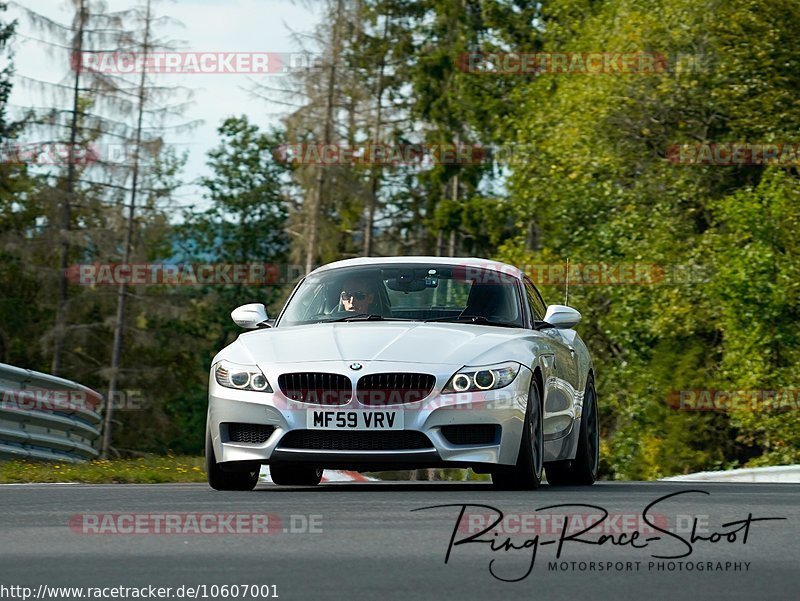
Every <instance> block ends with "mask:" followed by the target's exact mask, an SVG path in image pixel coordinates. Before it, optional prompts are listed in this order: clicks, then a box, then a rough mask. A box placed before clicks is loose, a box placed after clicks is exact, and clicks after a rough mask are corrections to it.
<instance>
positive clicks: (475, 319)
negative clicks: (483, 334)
mask: <svg viewBox="0 0 800 601" xmlns="http://www.w3.org/2000/svg"><path fill="white" fill-rule="evenodd" d="M434 321H449V322H453V323H475V324H478V325H482V326H499V327H502V328H519V327H521V326H520V325H519V324H518V323H513V322H511V321H495V320H493V319H489V318H488V317H484V316H483V315H447V316H445V317H435V318H433V319H425V320H424V322H425V323H430V322H434Z"/></svg>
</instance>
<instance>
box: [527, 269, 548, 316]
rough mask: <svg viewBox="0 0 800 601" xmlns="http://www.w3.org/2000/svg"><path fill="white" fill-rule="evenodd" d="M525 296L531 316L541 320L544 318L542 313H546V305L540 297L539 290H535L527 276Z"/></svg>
mask: <svg viewBox="0 0 800 601" xmlns="http://www.w3.org/2000/svg"><path fill="white" fill-rule="evenodd" d="M525 296H526V297H527V298H528V305H529V306H530V308H531V314H532V315H533V318H534V319H536V320H538V321H542V320H543V319H544V314H545V313H547V307H546V306H545V304H544V301H543V300H542V297H541V296H540V295H539V291H538V290H536V287H535V286H534V285H533V284H532V283H531V281H530V280H528V279H527V278H526V279H525Z"/></svg>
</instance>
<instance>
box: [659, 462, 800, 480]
mask: <svg viewBox="0 0 800 601" xmlns="http://www.w3.org/2000/svg"><path fill="white" fill-rule="evenodd" d="M661 479H662V480H672V481H675V482H789V483H795V484H797V483H800V465H773V466H770V467H749V468H742V469H736V470H725V471H721V472H697V473H694V474H686V475H683V476H670V477H669V478H661Z"/></svg>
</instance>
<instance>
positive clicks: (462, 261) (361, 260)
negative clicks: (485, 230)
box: [309, 256, 523, 279]
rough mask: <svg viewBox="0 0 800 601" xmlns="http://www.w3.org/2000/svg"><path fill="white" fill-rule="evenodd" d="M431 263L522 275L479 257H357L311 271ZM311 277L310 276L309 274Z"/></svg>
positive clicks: (520, 277)
mask: <svg viewBox="0 0 800 601" xmlns="http://www.w3.org/2000/svg"><path fill="white" fill-rule="evenodd" d="M431 263H434V264H437V265H457V266H462V267H473V268H480V269H490V270H492V271H499V272H501V273H503V274H506V275H510V276H512V277H515V278H517V279H522V277H523V274H522V271H520V270H519V269H518V268H517V267H514V266H513V265H509V264H507V263H501V262H500V261H492V260H491V259H481V258H479V257H431V256H405V257H358V258H355V259H344V260H342V261H334V262H333V263H328V264H327V265H322V266H321V267H317V268H316V269H315V270H313V271H312V272H311V273H312V274H317V273H322V272H324V271H328V270H330V269H339V268H340V267H365V266H369V265H391V264H404V265H415V264H419V265H430V264H431ZM309 275H311V274H309Z"/></svg>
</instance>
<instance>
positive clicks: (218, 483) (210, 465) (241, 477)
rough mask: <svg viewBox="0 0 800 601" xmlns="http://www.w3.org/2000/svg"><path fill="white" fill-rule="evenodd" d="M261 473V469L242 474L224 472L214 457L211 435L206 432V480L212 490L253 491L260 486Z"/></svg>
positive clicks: (242, 472)
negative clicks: (257, 485)
mask: <svg viewBox="0 0 800 601" xmlns="http://www.w3.org/2000/svg"><path fill="white" fill-rule="evenodd" d="M248 467H252V465H248ZM259 467H260V466H259ZM259 471H260V470H259V469H255V470H252V469H251V470H247V471H241V472H228V471H224V470H223V469H222V468H221V467H220V466H219V464H218V463H217V458H216V457H215V456H214V445H213V444H211V433H210V432H208V431H206V478H207V479H208V485H209V486H210V487H211V488H213V489H214V490H253V489H254V488H255V487H256V484H258V473H259Z"/></svg>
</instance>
